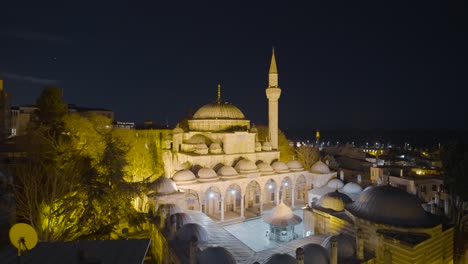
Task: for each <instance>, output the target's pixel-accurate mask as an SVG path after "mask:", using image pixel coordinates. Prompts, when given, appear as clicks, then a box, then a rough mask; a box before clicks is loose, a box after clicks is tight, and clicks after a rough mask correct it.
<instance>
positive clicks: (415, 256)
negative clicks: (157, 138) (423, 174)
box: [136, 50, 453, 264]
mask: <svg viewBox="0 0 468 264" xmlns="http://www.w3.org/2000/svg"><path fill="white" fill-rule="evenodd" d="M281 91H282V90H281V88H280V87H279V85H278V71H277V66H276V59H275V53H274V50H273V54H272V58H271V64H270V70H269V74H268V87H267V88H266V97H267V100H268V128H269V134H270V135H269V137H268V138H267V139H263V140H262V139H259V138H258V136H257V130H256V128H255V127H253V126H251V125H250V121H249V120H248V119H246V117H245V116H244V114H243V113H242V111H241V110H240V109H239V108H238V107H236V106H235V105H233V104H230V103H227V102H225V101H223V99H222V97H221V87H220V86H218V94H217V98H216V100H214V101H213V102H210V103H208V104H206V105H204V106H202V107H201V108H200V109H198V111H196V112H195V114H194V115H193V117H192V118H191V119H190V120H188V129H186V130H184V129H182V128H181V127H179V126H178V127H176V128H175V129H174V130H173V131H172V133H171V134H169V135H168V136H167V137H166V138H165V142H164V146H165V150H164V152H163V161H164V169H165V173H166V175H165V176H161V177H160V178H158V179H157V180H156V181H155V182H153V183H152V184H151V192H150V193H149V194H148V195H147V196H145V197H141V198H140V199H139V200H138V201H136V206H137V207H139V208H140V209H141V210H144V211H151V212H152V214H153V215H155V222H156V223H157V229H158V232H159V233H160V234H162V235H161V237H158V238H153V241H154V242H155V241H157V242H158V243H153V244H154V245H153V247H158V248H156V249H154V250H155V251H157V252H159V253H161V252H163V254H161V256H162V258H161V259H160V262H162V263H190V264H192V263H193V264H195V263H200V264H206V263H246V264H247V263H250V264H252V263H268V264H274V263H300V264H304V263H314V264H316V263H318V264H321V263H332V264H336V263H385V264H389V263H411V264H413V263H453V227H451V226H448V225H446V224H445V223H444V221H443V218H442V217H440V216H436V215H433V214H431V213H430V212H426V211H425V210H424V209H423V207H422V206H421V201H420V200H419V199H418V198H417V197H416V196H414V195H412V194H409V193H407V192H406V191H403V190H401V189H399V188H396V187H393V186H390V185H380V186H370V187H368V188H365V189H364V188H363V187H361V186H360V185H359V184H357V183H346V184H345V183H344V182H343V180H340V179H337V173H336V172H333V171H330V169H329V168H328V166H327V165H326V164H325V163H323V162H321V161H318V162H317V163H316V164H314V165H313V166H312V167H311V169H310V170H305V169H304V168H303V167H302V165H301V163H300V162H298V161H296V160H291V161H289V162H286V163H284V162H281V161H280V159H279V158H280V151H279V149H278V102H279V98H280V96H281ZM298 208H302V210H301V211H302V212H303V219H301V217H299V216H297V215H296V214H295V213H293V209H295V210H296V209H298ZM270 209H272V210H270ZM271 211H272V212H273V213H271V214H270V213H269V212H271ZM262 217H263V220H264V221H265V222H266V223H268V224H269V225H270V228H271V229H270V230H271V232H270V233H269V235H268V234H267V236H266V237H265V238H262V237H264V236H265V234H263V233H258V234H256V233H251V234H247V236H250V239H252V240H256V239H257V240H260V239H267V240H268V239H269V240H270V242H267V243H276V244H274V245H275V246H274V247H273V248H265V249H262V250H254V249H252V248H251V247H249V246H247V245H246V243H243V242H242V241H241V240H240V239H239V238H238V237H237V236H235V235H233V234H232V233H229V232H228V231H226V229H225V227H226V226H228V225H231V224H235V223H244V224H248V223H250V222H251V221H247V222H244V221H245V220H247V219H259V218H260V219H261V218H262ZM301 222H302V224H304V233H307V235H305V236H303V237H297V236H296V234H295V233H294V232H295V231H294V226H295V225H297V224H299V223H301ZM240 230H242V228H241V229H240ZM306 231H307V232H306ZM271 240H276V241H273V242H271ZM278 241H279V242H278Z"/></svg>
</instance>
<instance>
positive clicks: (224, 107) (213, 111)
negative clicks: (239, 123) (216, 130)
mask: <svg viewBox="0 0 468 264" xmlns="http://www.w3.org/2000/svg"><path fill="white" fill-rule="evenodd" d="M193 119H245V116H244V114H243V113H242V112H241V110H240V109H239V108H237V107H236V106H235V105H233V104H229V103H226V102H220V103H218V102H215V103H209V104H206V105H204V106H202V107H200V109H198V110H197V112H195V114H194V115H193Z"/></svg>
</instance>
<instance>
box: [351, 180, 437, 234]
mask: <svg viewBox="0 0 468 264" xmlns="http://www.w3.org/2000/svg"><path fill="white" fill-rule="evenodd" d="M345 208H346V210H347V211H348V212H350V213H351V214H352V215H354V216H355V217H358V218H363V219H366V220H368V221H371V222H375V223H380V224H387V225H392V226H399V227H433V226H436V225H438V224H439V223H440V221H439V220H438V219H437V218H436V217H434V216H433V215H431V214H429V213H427V212H426V211H424V208H423V207H422V205H421V201H420V200H419V198H418V197H416V196H414V195H412V194H409V193H408V192H406V191H404V190H402V189H399V188H396V187H393V186H390V185H383V186H376V187H373V188H371V189H368V190H366V191H364V192H362V193H361V194H360V195H359V198H358V199H357V200H356V201H355V202H354V203H350V204H347V205H346V207H345Z"/></svg>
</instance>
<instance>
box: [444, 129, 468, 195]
mask: <svg viewBox="0 0 468 264" xmlns="http://www.w3.org/2000/svg"><path fill="white" fill-rule="evenodd" d="M441 157H442V166H443V167H442V168H443V173H444V185H445V186H446V187H447V188H448V190H449V192H450V193H453V194H455V195H457V196H458V197H460V199H462V200H463V201H465V202H468V192H467V190H468V139H467V138H466V137H465V138H459V139H456V140H454V141H452V142H450V143H449V144H447V145H446V146H444V148H443V151H442V154H441Z"/></svg>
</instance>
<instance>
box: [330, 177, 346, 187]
mask: <svg viewBox="0 0 468 264" xmlns="http://www.w3.org/2000/svg"><path fill="white" fill-rule="evenodd" d="M343 186H344V183H343V182H342V181H341V180H339V179H336V178H335V179H331V180H330V181H329V182H328V183H327V187H328V188H330V189H341V188H343Z"/></svg>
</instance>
